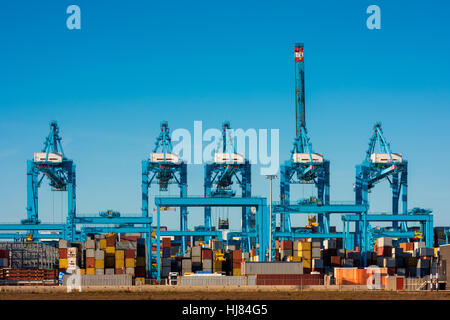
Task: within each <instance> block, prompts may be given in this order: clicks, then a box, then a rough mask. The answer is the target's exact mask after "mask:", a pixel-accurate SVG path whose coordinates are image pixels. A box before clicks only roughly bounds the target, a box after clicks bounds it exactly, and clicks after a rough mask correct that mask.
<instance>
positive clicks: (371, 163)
mask: <svg viewBox="0 0 450 320" xmlns="http://www.w3.org/2000/svg"><path fill="white" fill-rule="evenodd" d="M377 146H378V148H377ZM383 180H387V181H388V182H389V184H390V186H391V190H392V214H393V215H394V216H396V215H398V214H399V199H400V193H401V194H402V214H407V212H408V207H407V184H408V162H407V161H406V160H404V159H403V156H402V154H400V153H393V152H391V147H390V144H389V143H388V141H387V140H386V138H385V137H384V135H383V130H382V128H381V123H376V124H375V126H374V128H373V133H372V136H371V138H370V140H369V148H368V149H367V151H366V157H365V159H364V161H363V163H362V164H360V165H357V166H356V182H355V185H354V190H355V202H356V204H366V205H367V206H368V205H369V196H368V194H369V192H370V191H371V190H372V188H373V187H374V186H375V185H376V184H377V183H379V182H381V181H383ZM355 227H356V230H355V232H356V234H358V231H359V225H358V224H356V225H355ZM392 227H393V229H394V231H398V230H399V226H398V221H396V220H395V219H394V220H393V221H392ZM400 229H401V231H402V232H406V231H407V225H406V222H401V226H400ZM357 241H358V240H357Z"/></svg>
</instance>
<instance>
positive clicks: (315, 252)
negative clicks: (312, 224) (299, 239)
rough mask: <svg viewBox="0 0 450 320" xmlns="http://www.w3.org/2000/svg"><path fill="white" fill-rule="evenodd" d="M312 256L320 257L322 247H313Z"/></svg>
mask: <svg viewBox="0 0 450 320" xmlns="http://www.w3.org/2000/svg"><path fill="white" fill-rule="evenodd" d="M311 256H312V258H320V248H312V250H311Z"/></svg>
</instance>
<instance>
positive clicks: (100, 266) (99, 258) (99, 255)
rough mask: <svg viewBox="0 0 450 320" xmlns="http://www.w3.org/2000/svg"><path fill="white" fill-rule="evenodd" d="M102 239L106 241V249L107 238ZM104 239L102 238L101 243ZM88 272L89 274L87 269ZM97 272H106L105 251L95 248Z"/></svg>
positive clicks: (102, 273)
mask: <svg viewBox="0 0 450 320" xmlns="http://www.w3.org/2000/svg"><path fill="white" fill-rule="evenodd" d="M102 240H104V241H105V249H106V239H102ZM102 240H100V243H101V241H102ZM86 274H88V273H87V270H86ZM95 274H96V275H100V276H101V275H104V274H105V251H103V250H102V249H97V250H95Z"/></svg>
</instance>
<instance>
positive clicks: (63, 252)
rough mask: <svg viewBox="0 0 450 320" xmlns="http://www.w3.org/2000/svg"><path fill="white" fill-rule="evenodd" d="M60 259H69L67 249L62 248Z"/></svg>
mask: <svg viewBox="0 0 450 320" xmlns="http://www.w3.org/2000/svg"><path fill="white" fill-rule="evenodd" d="M59 258H60V259H67V248H60V249H59Z"/></svg>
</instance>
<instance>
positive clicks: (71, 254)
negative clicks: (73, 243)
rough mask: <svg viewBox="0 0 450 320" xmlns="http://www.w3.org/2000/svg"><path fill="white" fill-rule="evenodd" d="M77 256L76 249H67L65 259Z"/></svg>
mask: <svg viewBox="0 0 450 320" xmlns="http://www.w3.org/2000/svg"><path fill="white" fill-rule="evenodd" d="M76 256H77V248H76V247H70V248H68V249H67V257H68V258H70V257H76Z"/></svg>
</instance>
